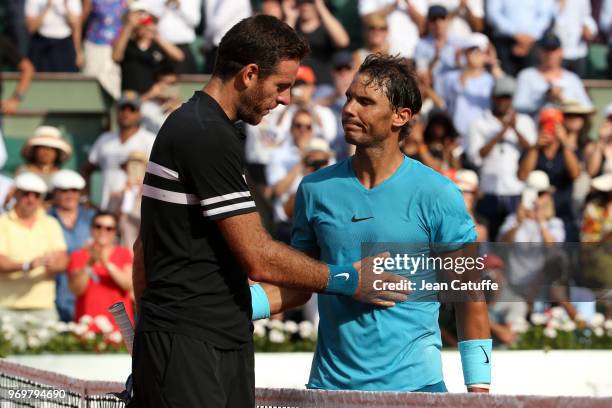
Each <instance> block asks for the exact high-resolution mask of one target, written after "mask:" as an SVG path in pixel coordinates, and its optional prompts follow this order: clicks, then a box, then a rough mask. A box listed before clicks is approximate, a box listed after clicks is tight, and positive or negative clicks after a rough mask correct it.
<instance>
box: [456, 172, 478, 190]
mask: <svg viewBox="0 0 612 408" xmlns="http://www.w3.org/2000/svg"><path fill="white" fill-rule="evenodd" d="M455 183H456V184H457V186H459V188H460V189H461V191H467V192H475V191H476V190H478V174H476V172H475V171H474V170H468V169H461V170H457V174H456V175H455Z"/></svg>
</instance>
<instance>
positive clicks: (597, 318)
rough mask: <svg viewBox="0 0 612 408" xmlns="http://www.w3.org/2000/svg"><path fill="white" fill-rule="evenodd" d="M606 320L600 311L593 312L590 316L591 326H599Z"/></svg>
mask: <svg viewBox="0 0 612 408" xmlns="http://www.w3.org/2000/svg"><path fill="white" fill-rule="evenodd" d="M605 322H606V317H605V316H604V315H602V314H601V313H595V314H594V315H593V317H592V318H591V326H592V327H600V326H603V325H604V323H605Z"/></svg>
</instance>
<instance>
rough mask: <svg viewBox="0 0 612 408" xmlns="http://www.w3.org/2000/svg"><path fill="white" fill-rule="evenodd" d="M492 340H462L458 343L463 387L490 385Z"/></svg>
mask: <svg viewBox="0 0 612 408" xmlns="http://www.w3.org/2000/svg"><path fill="white" fill-rule="evenodd" d="M492 349H493V340H491V339H480V340H464V341H460V342H459V353H460V354H461V365H462V366H463V380H464V382H465V385H467V386H470V385H472V384H491V351H492Z"/></svg>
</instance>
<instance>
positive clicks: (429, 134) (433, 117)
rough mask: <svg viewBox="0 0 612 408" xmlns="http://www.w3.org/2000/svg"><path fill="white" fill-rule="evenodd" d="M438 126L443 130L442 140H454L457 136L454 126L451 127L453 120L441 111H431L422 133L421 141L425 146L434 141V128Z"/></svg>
mask: <svg viewBox="0 0 612 408" xmlns="http://www.w3.org/2000/svg"><path fill="white" fill-rule="evenodd" d="M436 125H440V126H442V127H443V128H444V136H443V138H445V139H447V138H451V139H455V138H457V137H458V136H459V133H458V132H457V129H455V125H453V120H452V119H451V117H450V116H449V115H448V113H446V112H445V111H443V110H438V109H436V110H433V111H432V112H430V113H429V116H428V118H427V126H425V131H424V132H423V141H424V142H425V143H426V144H429V143H432V142H433V141H435V140H436V135H434V129H433V128H434V126H436Z"/></svg>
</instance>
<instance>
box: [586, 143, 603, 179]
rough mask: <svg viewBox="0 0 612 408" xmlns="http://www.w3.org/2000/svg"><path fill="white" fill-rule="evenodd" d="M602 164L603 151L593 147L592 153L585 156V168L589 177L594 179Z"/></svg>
mask: <svg viewBox="0 0 612 408" xmlns="http://www.w3.org/2000/svg"><path fill="white" fill-rule="evenodd" d="M602 162H603V150H602V149H601V148H599V147H595V148H594V149H593V151H592V152H591V153H590V154H589V155H587V159H586V168H587V172H588V173H589V176H591V177H596V176H597V175H598V174H599V169H601V164H602Z"/></svg>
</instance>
